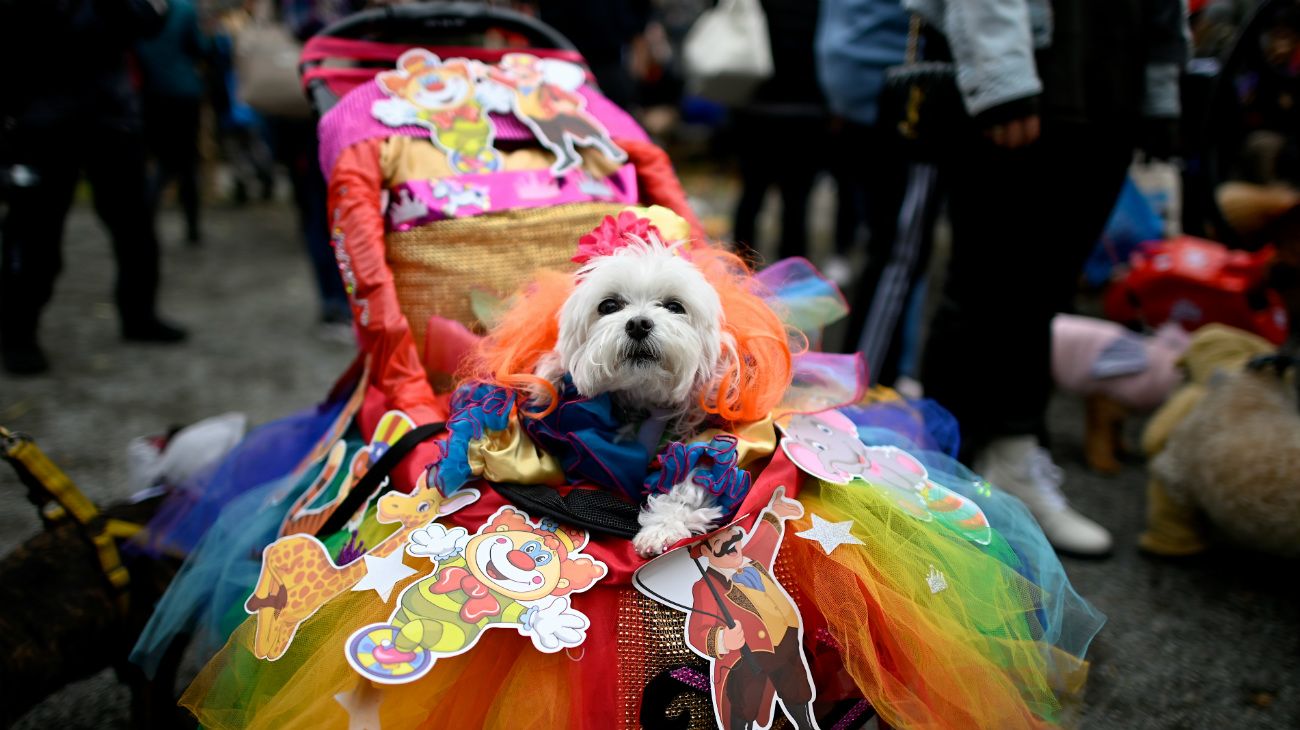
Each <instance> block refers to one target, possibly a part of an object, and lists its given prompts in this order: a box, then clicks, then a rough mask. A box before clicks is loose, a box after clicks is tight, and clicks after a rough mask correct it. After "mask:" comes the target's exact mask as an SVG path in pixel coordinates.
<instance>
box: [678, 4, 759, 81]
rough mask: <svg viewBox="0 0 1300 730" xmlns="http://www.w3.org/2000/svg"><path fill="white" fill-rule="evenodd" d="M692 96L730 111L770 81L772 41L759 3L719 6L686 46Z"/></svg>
mask: <svg viewBox="0 0 1300 730" xmlns="http://www.w3.org/2000/svg"><path fill="white" fill-rule="evenodd" d="M682 63H683V65H684V68H685V71H686V84H687V91H688V92H690V93H691V94H694V95H696V96H700V97H703V98H705V99H710V100H713V101H716V102H719V103H721V104H726V105H728V106H739V105H741V104H744V103H746V102H748V101H749V99H750V97H751V96H753V93H754V90H755V89H757V88H758V85H759V84H761V83H762V82H763V81H766V80H767V79H769V78H771V76H772V73H773V65H772V39H771V37H770V36H768V30H767V16H765V15H764V14H763V7H762V6H761V5H759V0H720V1H719V2H718V5H717V6H716V7H714V8H711V9H709V10H706V11H704V13H702V14H701V15H700V17H699V19H697V20H696V21H695V24H694V25H692V26H691V29H690V31H689V32H687V34H686V39H685V40H684V41H683V44H682Z"/></svg>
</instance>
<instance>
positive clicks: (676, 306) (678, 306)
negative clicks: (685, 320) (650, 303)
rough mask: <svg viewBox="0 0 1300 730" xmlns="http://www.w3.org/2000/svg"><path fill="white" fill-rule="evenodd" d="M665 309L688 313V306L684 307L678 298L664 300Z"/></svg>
mask: <svg viewBox="0 0 1300 730" xmlns="http://www.w3.org/2000/svg"><path fill="white" fill-rule="evenodd" d="M664 309H667V310H668V311H670V312H672V313H673V314H686V307H683V306H682V303H681V302H679V301H677V300H676V299H669V300H668V301H666V302H664Z"/></svg>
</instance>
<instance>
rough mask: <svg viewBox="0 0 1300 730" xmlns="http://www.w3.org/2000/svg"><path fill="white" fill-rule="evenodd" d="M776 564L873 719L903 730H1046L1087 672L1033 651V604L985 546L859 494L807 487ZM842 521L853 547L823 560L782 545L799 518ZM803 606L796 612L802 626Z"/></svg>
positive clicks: (1033, 596)
mask: <svg viewBox="0 0 1300 730" xmlns="http://www.w3.org/2000/svg"><path fill="white" fill-rule="evenodd" d="M799 497H800V502H802V503H803V505H804V507H805V509H806V511H807V514H805V516H804V517H803V518H802V519H800V520H799V521H797V522H795V523H794V524H792V525H791V527H790V529H789V532H788V533H787V535H786V539H785V543H784V547H783V548H782V552H783V553H785V554H787V555H788V557H789V559H790V560H791V561H792V563H793V564H794V565H795V566H799V568H800V569H796V570H794V571H792V573H791V576H792V580H793V581H794V582H795V583H796V585H797V586H798V589H799V593H800V595H802V596H804V597H805V602H806V603H811V604H813V605H814V606H815V609H816V612H817V613H819V614H820V615H821V617H822V618H823V619H824V620H825V623H826V629H827V630H828V631H829V632H830V634H831V636H832V637H833V638H834V639H835V641H836V642H837V643H838V644H839V645H840V646H841V655H842V656H843V657H844V661H845V665H846V669H847V670H848V672H849V673H850V675H851V676H852V677H853V679H854V681H855V683H856V684H857V686H858V688H859V689H860V690H861V691H862V692H863V694H864V695H865V696H866V697H868V698H869V699H870V700H871V701H872V704H873V705H875V707H876V709H877V711H878V712H879V713H880V714H881V716H882V718H884V719H885V720H886V721H888V722H889V723H890V724H891V725H893V726H896V727H903V728H973V727H997V728H1016V727H1039V726H1045V725H1047V726H1050V725H1052V724H1055V723H1056V722H1057V721H1059V720H1060V718H1061V713H1062V709H1063V706H1064V705H1065V704H1066V703H1068V702H1069V701H1070V699H1071V697H1072V695H1073V694H1074V693H1077V692H1078V691H1079V690H1080V689H1081V688H1082V685H1083V681H1084V678H1085V677H1086V672H1087V664H1086V662H1083V661H1082V660H1080V659H1078V658H1076V657H1072V656H1070V655H1068V654H1065V653H1064V652H1061V651H1059V650H1057V649H1055V648H1054V647H1052V646H1051V645H1049V644H1046V643H1045V642H1043V641H1041V637H1042V635H1043V633H1044V631H1043V627H1042V626H1041V625H1040V620H1039V612H1038V611H1037V610H1036V607H1037V606H1039V605H1041V603H1042V601H1043V599H1044V596H1043V595H1041V593H1040V589H1039V588H1038V587H1037V586H1036V585H1034V584H1033V583H1032V582H1031V581H1030V580H1029V579H1027V578H1026V577H1024V576H1022V575H1020V573H1018V572H1017V567H1018V560H1017V557H1016V555H1015V554H1014V552H1013V551H1012V550H1010V548H1009V546H1008V545H1007V544H1006V543H1005V542H1004V541H1002V540H1001V538H1000V537H999V536H997V535H996V534H995V535H994V540H993V542H992V544H990V545H989V546H986V547H981V546H979V545H976V544H974V543H972V542H969V541H968V540H966V539H964V538H963V537H962V536H961V535H960V534H958V533H957V532H956V531H955V530H951V529H948V528H945V527H943V526H942V525H941V524H940V523H938V522H937V521H930V522H924V521H921V520H918V519H916V518H914V517H912V516H910V515H909V514H907V513H905V512H904V511H903V510H900V509H897V508H895V507H893V506H892V505H891V504H890V502H889V498H888V497H887V496H885V495H884V494H883V493H882V492H879V491H876V490H874V489H871V488H868V487H864V486H861V485H847V486H840V485H830V484H821V485H816V484H813V485H810V487H809V488H806V489H805V490H804V491H802V492H801V493H800V495H799ZM812 514H817V515H819V516H821V517H822V518H823V519H825V520H827V521H829V522H843V521H845V520H852V521H853V523H854V524H853V528H852V529H853V533H852V534H853V535H854V536H856V537H858V538H859V539H861V540H862V541H863V543H865V544H864V545H843V546H840V547H837V548H835V549H834V550H833V551H832V553H831V554H830V555H826V554H825V552H824V550H823V548H822V546H821V545H819V544H818V543H817V542H813V541H811V540H807V539H803V538H800V537H798V536H796V535H794V534H793V533H796V532H799V531H802V530H805V529H807V528H808V527H809V526H810V525H811V521H810V518H811V515H812ZM809 608H810V606H807V605H805V606H804V607H803V610H804V613H805V615H807V614H808V613H809V610H808V609H809Z"/></svg>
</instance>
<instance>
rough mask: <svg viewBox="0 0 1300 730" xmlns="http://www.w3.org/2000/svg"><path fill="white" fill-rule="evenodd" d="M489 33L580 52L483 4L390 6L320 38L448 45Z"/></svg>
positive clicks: (536, 25) (536, 24) (513, 14)
mask: <svg viewBox="0 0 1300 730" xmlns="http://www.w3.org/2000/svg"><path fill="white" fill-rule="evenodd" d="M489 29H502V30H509V31H513V32H516V33H519V34H520V35H522V36H524V37H525V38H527V39H528V43H529V46H530V47H532V48H552V49H557V50H565V51H576V50H577V49H576V48H575V46H574V45H573V42H572V41H570V40H569V39H568V38H566V37H564V35H563V34H561V33H560V32H559V31H557V30H555V29H554V28H552V27H550V26H549V25H547V24H545V23H543V22H541V21H540V20H537V19H536V18H534V17H532V16H529V15H525V14H523V13H520V12H517V11H514V10H509V9H507V8H499V7H495V6H492V5H487V4H484V3H477V2H436V3H418V4H413V5H388V6H385V7H382V8H372V9H370V10H363V11H362V12H359V13H354V14H353V15H349V16H348V17H346V18H343V19H342V20H340V21H338V22H337V23H334V24H333V25H330V26H328V27H326V28H324V29H323V30H321V31H320V33H318V35H323V36H333V37H336V38H353V39H363V38H365V39H373V40H384V41H387V42H390V43H393V42H399V43H400V42H410V43H420V44H442V43H446V42H448V41H454V40H459V39H460V38H463V37H464V36H465V35H472V34H481V33H483V32H484V31H487V30H489Z"/></svg>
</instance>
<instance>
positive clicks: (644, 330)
mask: <svg viewBox="0 0 1300 730" xmlns="http://www.w3.org/2000/svg"><path fill="white" fill-rule="evenodd" d="M654 328H655V323H654V320H652V319H650V318H649V317H633V318H632V319H629V320H628V321H627V325H626V326H625V327H624V328H623V329H625V330H626V331H627V336H628V337H631V338H632V339H634V340H636V341H637V342H640V341H641V340H644V339H645V338H647V337H649V336H650V330H652V329H654Z"/></svg>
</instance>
